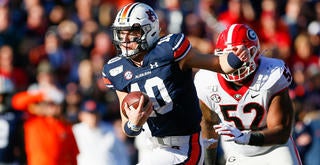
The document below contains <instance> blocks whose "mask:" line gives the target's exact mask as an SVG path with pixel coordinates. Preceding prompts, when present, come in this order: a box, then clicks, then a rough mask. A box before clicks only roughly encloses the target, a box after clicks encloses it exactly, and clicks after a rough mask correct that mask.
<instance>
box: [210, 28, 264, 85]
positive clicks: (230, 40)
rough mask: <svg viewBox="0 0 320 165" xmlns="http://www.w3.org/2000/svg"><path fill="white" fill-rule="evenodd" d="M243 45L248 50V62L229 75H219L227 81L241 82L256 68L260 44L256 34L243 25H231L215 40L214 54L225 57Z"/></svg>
mask: <svg viewBox="0 0 320 165" xmlns="http://www.w3.org/2000/svg"><path fill="white" fill-rule="evenodd" d="M240 45H244V46H246V47H247V48H248V50H249V53H250V54H249V56H250V57H249V61H248V62H245V63H244V64H243V65H242V66H241V67H240V68H239V69H237V70H236V71H234V72H233V73H231V74H221V75H222V76H223V78H224V79H225V80H227V81H231V82H236V81H239V82H240V81H242V80H244V79H245V78H247V77H248V76H249V75H251V74H252V73H253V72H254V71H255V70H256V69H257V67H258V60H259V58H260V44H259V39H258V36H257V34H256V33H255V32H254V30H252V29H251V28H250V27H249V26H247V25H245V24H232V25H231V26H229V27H228V28H226V29H225V30H224V31H222V32H221V33H220V34H219V36H218V39H217V44H216V49H215V54H216V55H218V56H220V55H226V54H229V53H230V52H234V51H235V49H237V47H238V46H240Z"/></svg>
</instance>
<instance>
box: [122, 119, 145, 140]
mask: <svg viewBox="0 0 320 165" xmlns="http://www.w3.org/2000/svg"><path fill="white" fill-rule="evenodd" d="M141 131H142V127H139V126H136V125H134V124H132V123H130V121H127V122H126V124H125V125H124V132H125V133H126V134H127V135H128V136H137V135H139V134H140V133H141Z"/></svg>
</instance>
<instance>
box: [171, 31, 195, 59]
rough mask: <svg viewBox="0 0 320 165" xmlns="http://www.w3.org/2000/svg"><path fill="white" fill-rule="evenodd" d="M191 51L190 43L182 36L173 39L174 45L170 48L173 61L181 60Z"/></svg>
mask: <svg viewBox="0 0 320 165" xmlns="http://www.w3.org/2000/svg"><path fill="white" fill-rule="evenodd" d="M190 49H191V44H190V41H189V40H188V39H187V38H186V37H185V35H184V34H182V33H181V34H179V35H178V36H177V37H176V38H175V44H174V46H173V48H172V51H173V56H174V59H175V61H179V60H181V59H182V58H183V57H184V56H186V55H187V54H188V52H189V51H190Z"/></svg>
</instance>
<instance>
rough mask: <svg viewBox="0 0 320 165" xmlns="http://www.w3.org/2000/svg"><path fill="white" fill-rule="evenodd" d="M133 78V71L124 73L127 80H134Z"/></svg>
mask: <svg viewBox="0 0 320 165" xmlns="http://www.w3.org/2000/svg"><path fill="white" fill-rule="evenodd" d="M132 77H133V74H132V72H131V71H126V72H125V73H124V78H125V79H126V80H130V79H132Z"/></svg>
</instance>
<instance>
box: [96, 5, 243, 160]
mask: <svg viewBox="0 0 320 165" xmlns="http://www.w3.org/2000/svg"><path fill="white" fill-rule="evenodd" d="M159 33H160V29H159V20H158V16H157V15H156V13H155V12H154V10H153V9H152V8H151V7H150V6H148V5H146V4H144V3H132V4H128V5H126V6H125V7H123V8H122V9H121V10H120V11H119V12H118V14H117V16H116V18H115V20H114V23H113V42H114V45H115V46H116V48H117V50H118V51H119V56H117V57H115V58H113V59H110V60H109V61H108V62H107V63H106V64H105V66H104V68H103V73H102V74H103V79H104V82H105V84H106V86H107V87H108V88H111V89H115V90H116V93H117V96H118V99H119V102H120V105H121V104H122V100H123V98H124V97H125V96H126V95H127V93H129V92H132V91H142V92H144V93H146V94H147V95H148V96H149V98H150V99H149V100H150V101H149V102H148V104H147V105H146V106H144V107H143V106H142V105H143V101H144V100H143V98H142V99H141V100H140V103H139V106H138V108H137V109H134V108H129V107H128V106H127V105H126V106H125V112H126V115H127V117H126V116H125V115H124V114H123V113H122V112H121V119H122V127H123V131H124V133H125V134H127V135H128V136H131V137H134V136H137V135H139V134H140V133H141V132H143V133H145V134H147V135H146V136H147V137H148V138H147V139H146V141H147V140H149V141H150V142H151V143H152V145H153V150H152V153H151V154H150V156H148V157H146V158H145V159H143V160H141V161H140V162H139V164H148V165H149V164H165V165H168V164H193V165H195V164H199V165H200V164H201V165H202V164H203V159H204V156H203V150H202V149H203V147H202V145H203V143H202V138H201V135H200V132H201V127H200V122H201V110H200V107H199V100H198V97H197V93H196V90H195V86H194V84H193V74H192V68H204V69H208V70H213V71H217V72H221V73H231V72H233V71H234V70H235V69H237V68H239V67H240V66H242V64H243V63H244V62H245V61H247V60H248V54H249V52H248V49H246V47H245V46H241V45H239V46H238V47H234V48H233V50H232V51H230V52H228V54H223V55H221V56H219V57H218V56H213V55H200V54H195V53H194V52H193V51H192V50H191V45H190V42H189V41H188V39H187V38H186V37H185V35H184V34H181V33H179V34H169V35H167V36H163V37H161V38H160V36H159ZM145 123H146V124H145Z"/></svg>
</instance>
